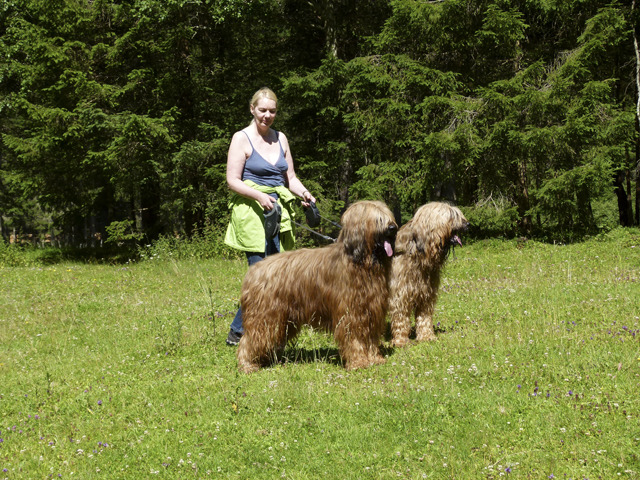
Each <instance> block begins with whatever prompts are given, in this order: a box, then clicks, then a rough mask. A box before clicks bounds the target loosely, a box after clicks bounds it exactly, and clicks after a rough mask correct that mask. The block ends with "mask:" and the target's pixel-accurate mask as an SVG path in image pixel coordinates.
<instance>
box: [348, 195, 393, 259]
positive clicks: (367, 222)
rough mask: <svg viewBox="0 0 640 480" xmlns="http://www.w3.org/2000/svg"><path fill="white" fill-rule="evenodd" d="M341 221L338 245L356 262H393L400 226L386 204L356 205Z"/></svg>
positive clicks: (350, 208)
mask: <svg viewBox="0 0 640 480" xmlns="http://www.w3.org/2000/svg"><path fill="white" fill-rule="evenodd" d="M341 222H342V230H341V231H340V236H339V237H338V242H341V243H342V244H343V245H344V249H345V251H346V253H347V255H349V256H350V257H352V258H353V261H354V262H355V263H357V264H362V265H373V264H376V263H381V264H385V265H386V264H388V263H389V262H390V260H391V257H392V256H393V251H394V248H395V239H396V233H397V232H398V225H397V224H396V222H395V220H394V218H393V213H391V210H389V207H387V206H386V205H385V204H384V203H383V202H377V201H362V202H356V203H354V204H353V205H351V206H350V207H349V208H347V210H346V211H345V212H344V213H343V214H342V219H341Z"/></svg>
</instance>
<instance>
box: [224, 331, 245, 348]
mask: <svg viewBox="0 0 640 480" xmlns="http://www.w3.org/2000/svg"><path fill="white" fill-rule="evenodd" d="M241 338H242V334H241V333H238V332H236V331H235V330H229V335H227V345H229V346H232V347H233V346H235V345H238V343H240V339H241Z"/></svg>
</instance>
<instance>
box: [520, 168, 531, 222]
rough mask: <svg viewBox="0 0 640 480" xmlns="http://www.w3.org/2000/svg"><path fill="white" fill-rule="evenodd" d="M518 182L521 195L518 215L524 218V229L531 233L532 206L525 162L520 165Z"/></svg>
mask: <svg viewBox="0 0 640 480" xmlns="http://www.w3.org/2000/svg"><path fill="white" fill-rule="evenodd" d="M518 177H519V178H518V180H519V182H520V195H519V198H518V213H519V215H520V218H522V227H523V228H524V230H525V231H526V232H530V231H531V216H529V215H527V211H528V210H529V208H530V206H531V204H530V202H529V188H528V186H527V163H526V161H525V160H523V161H522V162H521V163H520V165H518Z"/></svg>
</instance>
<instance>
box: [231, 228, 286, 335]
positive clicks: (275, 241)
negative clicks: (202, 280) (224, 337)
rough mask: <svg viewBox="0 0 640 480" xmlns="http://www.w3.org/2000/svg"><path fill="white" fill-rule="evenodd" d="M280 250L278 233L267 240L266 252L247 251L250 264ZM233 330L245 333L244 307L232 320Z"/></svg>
mask: <svg viewBox="0 0 640 480" xmlns="http://www.w3.org/2000/svg"><path fill="white" fill-rule="evenodd" d="M279 252H280V238H279V235H276V236H275V237H273V238H272V239H270V240H267V241H266V242H265V249H264V253H262V252H245V253H246V254H247V261H248V262H249V266H251V265H254V264H256V263H258V262H259V261H260V260H264V259H265V258H267V257H268V256H269V255H274V254H276V253H279ZM231 330H233V331H234V332H236V333H239V334H240V335H242V334H244V328H242V308H239V309H238V311H237V312H236V316H235V318H234V319H233V322H231Z"/></svg>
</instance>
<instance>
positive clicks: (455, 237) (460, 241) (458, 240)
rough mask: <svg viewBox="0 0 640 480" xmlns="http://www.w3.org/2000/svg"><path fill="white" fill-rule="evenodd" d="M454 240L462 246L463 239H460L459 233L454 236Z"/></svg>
mask: <svg viewBox="0 0 640 480" xmlns="http://www.w3.org/2000/svg"><path fill="white" fill-rule="evenodd" d="M453 241H454V242H455V243H457V244H458V245H460V246H462V240H460V237H458V235H454V236H453Z"/></svg>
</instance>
